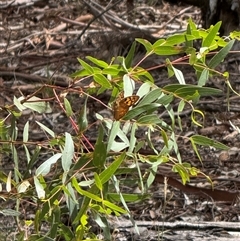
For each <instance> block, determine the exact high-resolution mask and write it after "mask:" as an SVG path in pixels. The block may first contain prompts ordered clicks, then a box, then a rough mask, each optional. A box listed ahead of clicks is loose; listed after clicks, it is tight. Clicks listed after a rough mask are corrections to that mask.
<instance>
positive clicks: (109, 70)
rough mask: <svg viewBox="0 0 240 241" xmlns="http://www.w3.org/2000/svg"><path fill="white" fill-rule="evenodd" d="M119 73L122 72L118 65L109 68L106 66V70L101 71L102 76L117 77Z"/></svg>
mask: <svg viewBox="0 0 240 241" xmlns="http://www.w3.org/2000/svg"><path fill="white" fill-rule="evenodd" d="M121 71H122V70H121V68H119V65H111V66H108V67H107V68H105V69H103V70H102V74H105V75H107V74H109V75H112V76H118V75H119V73H120V72H121Z"/></svg>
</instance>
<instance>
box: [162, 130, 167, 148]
mask: <svg viewBox="0 0 240 241" xmlns="http://www.w3.org/2000/svg"><path fill="white" fill-rule="evenodd" d="M161 136H162V138H163V141H164V144H165V146H166V147H168V136H167V133H166V132H165V131H164V130H161Z"/></svg>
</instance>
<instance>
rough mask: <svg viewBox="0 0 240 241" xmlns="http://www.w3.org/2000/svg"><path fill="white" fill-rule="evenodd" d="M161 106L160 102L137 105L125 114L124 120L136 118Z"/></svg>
mask: <svg viewBox="0 0 240 241" xmlns="http://www.w3.org/2000/svg"><path fill="white" fill-rule="evenodd" d="M159 106H161V105H160V104H157V103H151V104H147V105H142V106H136V107H134V108H133V109H131V110H130V111H128V113H127V114H126V115H125V116H124V118H123V119H124V120H131V119H133V118H135V117H136V116H138V115H140V114H142V113H143V112H153V111H154V110H157V109H158V107H159Z"/></svg>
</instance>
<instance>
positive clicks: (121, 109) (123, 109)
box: [113, 95, 139, 120]
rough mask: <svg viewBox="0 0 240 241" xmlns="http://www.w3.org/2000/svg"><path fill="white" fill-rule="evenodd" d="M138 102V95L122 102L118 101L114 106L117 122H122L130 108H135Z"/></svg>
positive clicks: (126, 98) (121, 100)
mask: <svg viewBox="0 0 240 241" xmlns="http://www.w3.org/2000/svg"><path fill="white" fill-rule="evenodd" d="M138 100H139V96H138V95H132V96H128V97H125V98H123V99H120V100H119V99H118V100H116V101H115V103H114V106H113V110H114V118H115V120H120V119H121V118H122V117H123V116H125V115H126V114H127V112H128V110H129V108H130V107H131V106H133V105H134V104H135V103H136V102H137V101H138Z"/></svg>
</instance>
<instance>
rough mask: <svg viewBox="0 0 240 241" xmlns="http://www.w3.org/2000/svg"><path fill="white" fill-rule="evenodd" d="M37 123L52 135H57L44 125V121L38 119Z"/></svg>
mask: <svg viewBox="0 0 240 241" xmlns="http://www.w3.org/2000/svg"><path fill="white" fill-rule="evenodd" d="M36 123H37V124H38V125H39V126H40V127H41V129H43V130H44V131H46V132H47V133H48V134H49V135H50V136H51V137H55V133H54V132H53V131H52V130H50V129H49V128H48V127H47V126H45V125H43V124H42V123H40V122H38V121H36Z"/></svg>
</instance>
